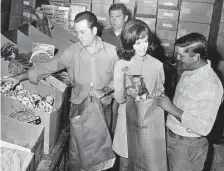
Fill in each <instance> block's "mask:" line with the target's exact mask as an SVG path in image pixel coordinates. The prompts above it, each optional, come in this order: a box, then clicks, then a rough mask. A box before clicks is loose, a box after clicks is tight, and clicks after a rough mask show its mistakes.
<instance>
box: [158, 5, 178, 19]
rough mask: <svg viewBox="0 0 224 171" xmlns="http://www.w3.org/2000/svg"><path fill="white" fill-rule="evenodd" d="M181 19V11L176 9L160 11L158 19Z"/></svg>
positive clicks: (160, 9)
mask: <svg viewBox="0 0 224 171" xmlns="http://www.w3.org/2000/svg"><path fill="white" fill-rule="evenodd" d="M178 17H179V10H174V9H162V8H159V9H158V15H157V18H159V19H163V20H178Z"/></svg>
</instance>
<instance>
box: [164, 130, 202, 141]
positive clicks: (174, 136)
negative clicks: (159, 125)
mask: <svg viewBox="0 0 224 171" xmlns="http://www.w3.org/2000/svg"><path fill="white" fill-rule="evenodd" d="M167 134H168V135H169V136H170V137H172V138H175V139H179V140H197V139H201V138H203V137H184V136H181V135H178V134H176V133H174V132H172V131H171V130H170V129H167Z"/></svg>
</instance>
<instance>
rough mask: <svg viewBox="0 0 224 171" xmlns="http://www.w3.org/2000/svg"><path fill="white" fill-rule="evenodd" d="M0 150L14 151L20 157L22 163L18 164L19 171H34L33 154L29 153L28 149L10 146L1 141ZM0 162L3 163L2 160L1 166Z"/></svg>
mask: <svg viewBox="0 0 224 171" xmlns="http://www.w3.org/2000/svg"><path fill="white" fill-rule="evenodd" d="M0 148H1V150H10V151H11V150H13V151H16V153H17V154H18V156H20V157H21V158H22V162H20V164H21V166H22V168H21V169H22V170H23V171H34V167H33V160H34V154H33V153H32V152H30V150H29V149H27V148H25V147H20V146H18V145H15V144H11V143H8V142H5V141H1V140H0ZM2 152H3V151H2ZM1 157H3V154H1ZM8 161H9V159H8ZM2 162H3V160H1V164H2ZM10 164H12V163H10ZM6 169H7V168H6ZM8 169H13V168H8ZM17 169H18V168H17Z"/></svg>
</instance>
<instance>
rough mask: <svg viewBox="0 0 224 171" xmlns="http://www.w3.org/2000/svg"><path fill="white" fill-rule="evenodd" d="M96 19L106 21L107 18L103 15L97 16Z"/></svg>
mask: <svg viewBox="0 0 224 171" xmlns="http://www.w3.org/2000/svg"><path fill="white" fill-rule="evenodd" d="M97 19H98V20H103V21H106V20H107V18H105V17H100V16H97Z"/></svg>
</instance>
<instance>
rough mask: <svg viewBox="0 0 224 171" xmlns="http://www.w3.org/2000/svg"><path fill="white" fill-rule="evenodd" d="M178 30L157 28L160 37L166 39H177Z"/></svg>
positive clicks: (157, 34)
mask: <svg viewBox="0 0 224 171" xmlns="http://www.w3.org/2000/svg"><path fill="white" fill-rule="evenodd" d="M176 34H177V32H176V31H169V30H158V29H157V30H156V36H157V37H158V38H159V39H165V40H175V39H176Z"/></svg>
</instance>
